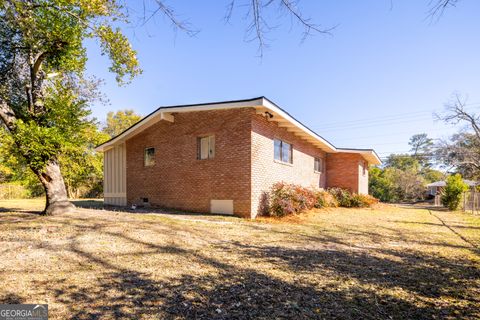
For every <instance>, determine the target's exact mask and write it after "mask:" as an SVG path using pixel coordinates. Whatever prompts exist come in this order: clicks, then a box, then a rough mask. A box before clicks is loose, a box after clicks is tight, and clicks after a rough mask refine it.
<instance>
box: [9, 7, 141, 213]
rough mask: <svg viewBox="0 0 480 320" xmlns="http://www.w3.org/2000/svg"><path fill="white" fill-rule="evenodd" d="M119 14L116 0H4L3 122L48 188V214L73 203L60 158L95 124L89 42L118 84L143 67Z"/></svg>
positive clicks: (24, 157)
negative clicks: (106, 60)
mask: <svg viewBox="0 0 480 320" xmlns="http://www.w3.org/2000/svg"><path fill="white" fill-rule="evenodd" d="M119 18H122V15H121V12H120V10H119V6H118V5H117V3H116V2H115V1H113V0H111V1H110V0H77V1H75V0H23V1H20V0H0V44H1V45H0V119H1V120H2V123H3V125H4V127H5V128H6V130H7V132H8V133H9V134H10V135H9V137H10V138H11V139H12V143H13V145H14V146H15V152H17V153H18V155H19V156H21V157H22V158H23V159H24V160H25V162H26V163H27V164H28V166H29V167H30V169H31V170H32V171H33V172H34V173H35V175H36V176H37V177H38V179H39V180H40V182H41V183H42V185H43V187H44V189H45V194H46V200H47V201H46V207H45V210H44V213H45V214H54V213H56V212H61V211H65V210H68V209H70V208H72V204H71V203H70V202H69V201H68V198H67V191H66V188H65V183H64V179H63V177H62V174H61V172H60V167H59V156H60V155H61V154H62V149H65V148H67V149H68V147H69V146H70V145H74V144H75V143H76V141H77V140H78V136H79V132H82V131H83V130H84V129H85V127H86V126H88V123H89V121H88V118H87V117H88V114H89V112H88V109H87V107H86V104H87V103H88V101H89V99H90V98H91V97H92V92H93V90H92V87H91V85H90V82H89V81H88V80H86V79H85V77H84V70H85V62H86V60H87V56H86V50H85V48H84V46H83V42H84V39H86V38H96V39H97V40H98V41H99V42H100V44H101V47H102V50H103V52H104V53H105V54H106V55H108V56H109V58H110V61H111V67H110V70H111V71H113V72H115V73H116V74H117V80H118V82H120V83H122V82H123V81H125V80H127V81H128V80H129V79H131V77H133V76H135V75H136V74H138V73H139V72H140V69H139V67H138V61H137V58H136V54H135V51H134V50H133V49H132V48H131V47H130V45H129V43H128V41H127V39H126V38H125V37H124V36H123V35H122V33H121V32H120V31H119V29H116V28H114V27H113V23H114V20H116V19H119Z"/></svg>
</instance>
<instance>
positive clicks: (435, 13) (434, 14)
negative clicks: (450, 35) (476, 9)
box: [428, 0, 460, 20]
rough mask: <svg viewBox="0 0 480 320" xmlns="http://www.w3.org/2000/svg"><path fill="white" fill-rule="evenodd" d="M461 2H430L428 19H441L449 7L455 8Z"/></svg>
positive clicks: (434, 0)
mask: <svg viewBox="0 0 480 320" xmlns="http://www.w3.org/2000/svg"><path fill="white" fill-rule="evenodd" d="M459 1H460V0H430V3H429V6H430V9H429V10H428V17H430V19H432V20H433V19H439V18H441V17H442V16H443V13H444V12H445V10H446V9H447V8H448V7H455V6H456V5H457V3H458V2H459Z"/></svg>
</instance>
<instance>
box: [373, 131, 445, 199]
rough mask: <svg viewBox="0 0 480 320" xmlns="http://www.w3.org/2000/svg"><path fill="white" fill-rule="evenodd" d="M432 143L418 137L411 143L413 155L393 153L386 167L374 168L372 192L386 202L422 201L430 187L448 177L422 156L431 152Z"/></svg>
mask: <svg viewBox="0 0 480 320" xmlns="http://www.w3.org/2000/svg"><path fill="white" fill-rule="evenodd" d="M431 143H432V140H431V139H429V138H428V136H426V135H425V134H418V135H414V136H412V138H411V139H410V142H409V144H410V145H411V146H412V154H391V155H390V156H389V157H388V158H387V159H386V160H385V162H384V165H383V167H382V168H371V169H370V173H369V190H370V193H371V194H372V195H373V196H374V197H376V198H378V199H380V200H381V201H384V202H399V201H417V200H422V199H423V198H424V197H425V196H426V192H425V190H426V185H427V184H428V183H430V182H434V181H438V180H442V179H443V177H444V174H443V173H442V172H440V171H438V170H435V169H432V168H431V163H430V161H428V160H425V159H424V158H422V156H421V155H425V154H426V153H427V152H428V153H430V151H429V150H430V148H431Z"/></svg>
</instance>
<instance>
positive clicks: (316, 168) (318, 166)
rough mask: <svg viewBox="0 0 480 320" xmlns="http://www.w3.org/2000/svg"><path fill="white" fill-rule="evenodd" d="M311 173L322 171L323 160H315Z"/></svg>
mask: <svg viewBox="0 0 480 320" xmlns="http://www.w3.org/2000/svg"><path fill="white" fill-rule="evenodd" d="M313 171H315V172H322V171H323V159H321V158H315V162H314V164H313Z"/></svg>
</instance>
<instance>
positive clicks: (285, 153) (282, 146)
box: [273, 139, 293, 163]
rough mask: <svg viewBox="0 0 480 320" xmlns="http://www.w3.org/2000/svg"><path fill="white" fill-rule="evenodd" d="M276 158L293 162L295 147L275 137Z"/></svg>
mask: <svg viewBox="0 0 480 320" xmlns="http://www.w3.org/2000/svg"><path fill="white" fill-rule="evenodd" d="M273 145H274V155H273V156H274V159H275V160H278V161H281V162H285V163H293V152H292V151H293V147H292V145H291V144H290V143H287V142H285V141H282V140H279V139H274V140H273Z"/></svg>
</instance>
